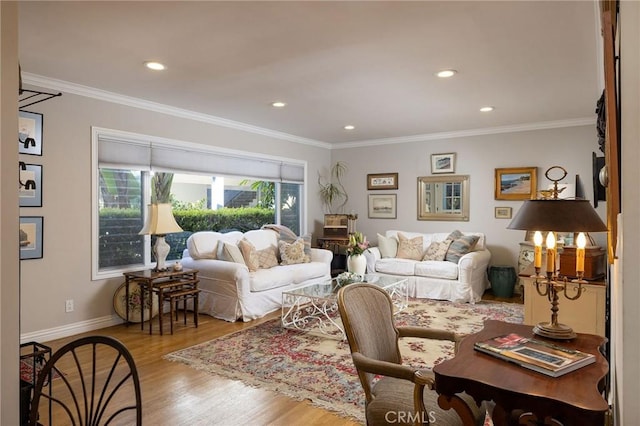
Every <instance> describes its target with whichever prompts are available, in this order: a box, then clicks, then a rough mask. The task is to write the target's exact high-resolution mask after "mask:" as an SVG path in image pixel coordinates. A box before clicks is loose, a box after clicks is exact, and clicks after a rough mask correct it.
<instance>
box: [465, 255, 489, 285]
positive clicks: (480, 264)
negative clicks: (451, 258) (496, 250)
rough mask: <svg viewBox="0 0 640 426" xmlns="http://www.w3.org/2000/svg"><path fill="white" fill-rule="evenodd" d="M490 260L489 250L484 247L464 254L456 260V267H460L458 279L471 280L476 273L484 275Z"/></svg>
mask: <svg viewBox="0 0 640 426" xmlns="http://www.w3.org/2000/svg"><path fill="white" fill-rule="evenodd" d="M490 261H491V252H490V251H489V250H486V249H485V250H478V251H472V252H470V253H467V254H465V255H464V256H462V257H461V258H460V260H459V261H458V268H459V269H460V273H459V280H460V281H461V282H471V281H473V278H475V276H476V275H477V274H483V275H486V273H487V268H488V267H489V262H490Z"/></svg>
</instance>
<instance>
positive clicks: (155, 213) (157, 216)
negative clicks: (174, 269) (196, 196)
mask: <svg viewBox="0 0 640 426" xmlns="http://www.w3.org/2000/svg"><path fill="white" fill-rule="evenodd" d="M172 232H182V228H180V226H179V225H178V224H177V223H176V219H175V218H174V217H173V213H172V212H171V204H149V205H148V215H147V220H146V222H145V224H144V227H143V228H142V230H141V231H140V232H139V233H138V235H155V236H156V243H155V245H154V246H153V253H154V254H155V256H156V268H155V269H154V270H155V271H166V270H167V269H169V268H167V267H166V266H165V260H166V259H167V255H168V254H169V249H170V247H169V244H167V242H166V241H165V240H164V237H165V235H167V234H171V233H172Z"/></svg>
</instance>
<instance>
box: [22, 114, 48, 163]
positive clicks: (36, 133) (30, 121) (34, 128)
mask: <svg viewBox="0 0 640 426" xmlns="http://www.w3.org/2000/svg"><path fill="white" fill-rule="evenodd" d="M18 152H19V153H20V154H29V155H42V114H39V113H37V112H29V111H19V115H18Z"/></svg>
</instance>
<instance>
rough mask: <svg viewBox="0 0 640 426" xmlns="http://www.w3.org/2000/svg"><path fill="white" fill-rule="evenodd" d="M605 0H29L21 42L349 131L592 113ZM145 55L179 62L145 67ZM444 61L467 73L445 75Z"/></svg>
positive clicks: (520, 122)
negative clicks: (486, 109)
mask: <svg viewBox="0 0 640 426" xmlns="http://www.w3.org/2000/svg"><path fill="white" fill-rule="evenodd" d="M596 10H597V9H596V6H595V3H594V2H592V1H566V2H563V1H549V2H547V1H536V2H523V1H509V2H500V1H498V2H485V1H465V2H462V1H448V2H439V1H413V2H400V1H371V2H351V1H342V2H340V1H337V2H329V1H316V2H310V1H302V2H298V1H285V2H270V1H257V2H248V1H246V2H245V1H231V2H217V1H208V2H206V1H205V2H202V1H201V2H169V1H160V2H155V1H142V2H130V1H125V2H113V1H110V2H96V1H89V2H76V1H74V2H57V1H45V2H36V1H24V2H21V4H20V33H19V37H20V39H19V53H20V63H21V66H22V71H23V73H25V75H31V76H36V77H47V78H48V79H57V80H62V81H63V82H71V83H74V84H78V85H83V86H88V87H91V88H97V89H101V90H105V91H108V92H113V93H117V94H122V95H126V96H130V97H134V98H140V99H144V100H147V101H152V102H156V103H160V104H166V105H169V106H172V107H176V108H181V109H185V110H189V111H194V112H198V113H201V114H206V115H210V116H215V117H220V118H223V119H226V120H232V121H235V122H240V123H246V124H249V125H252V126H258V127H261V128H265V129H270V130H273V131H278V132H284V133H287V134H290V135H295V136H297V137H300V138H307V139H311V140H315V141H323V142H328V143H334V144H337V143H343V142H350V141H371V140H377V139H386V138H407V137H411V136H414V135H427V136H428V135H432V136H433V134H438V133H443V132H463V131H468V130H474V131H475V130H479V129H484V130H479V131H480V132H482V131H484V132H487V131H491V130H488V129H494V130H496V129H495V128H504V127H505V126H506V127H509V128H511V127H514V128H516V127H525V128H526V127H527V126H533V127H536V126H538V127H544V126H550V127H553V126H557V125H562V124H570V123H576V122H583V121H585V120H590V119H594V109H595V103H596V100H597V98H598V96H599V93H600V91H601V87H602V84H601V79H602V77H601V73H600V69H601V68H602V67H601V66H600V62H599V59H598V57H599V54H598V52H599V51H600V49H601V48H600V45H599V31H598V26H597V24H596V21H597V19H596V13H597V12H596ZM148 60H157V61H160V62H163V63H164V64H165V65H166V66H167V70H165V71H163V72H160V73H158V72H151V71H149V70H147V69H145V68H144V67H143V62H145V61H148ZM443 68H453V69H456V70H458V74H457V75H456V76H455V77H454V78H451V79H446V80H443V79H438V78H436V77H435V76H434V73H435V72H436V71H438V70H440V69H443ZM275 100H283V101H285V102H287V104H288V105H287V107H286V108H283V109H275V108H272V107H271V106H270V103H271V102H272V101H275ZM483 105H492V106H495V108H496V109H495V111H494V112H492V113H480V112H479V111H478V110H479V108H480V107H481V106H483ZM540 123H544V124H540ZM345 124H353V125H354V126H356V129H355V130H353V131H346V130H344V129H343V126H344V125H345Z"/></svg>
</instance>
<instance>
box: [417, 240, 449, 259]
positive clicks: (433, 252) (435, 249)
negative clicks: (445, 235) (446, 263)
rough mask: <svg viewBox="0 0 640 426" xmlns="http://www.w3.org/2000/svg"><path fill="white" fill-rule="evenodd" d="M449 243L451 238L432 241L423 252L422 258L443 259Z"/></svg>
mask: <svg viewBox="0 0 640 426" xmlns="http://www.w3.org/2000/svg"><path fill="white" fill-rule="evenodd" d="M450 245H451V240H444V241H434V242H432V243H431V244H430V245H429V247H428V248H427V251H426V252H425V253H424V257H423V258H422V260H444V258H445V256H446V255H447V251H448V250H449V246H450Z"/></svg>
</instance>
